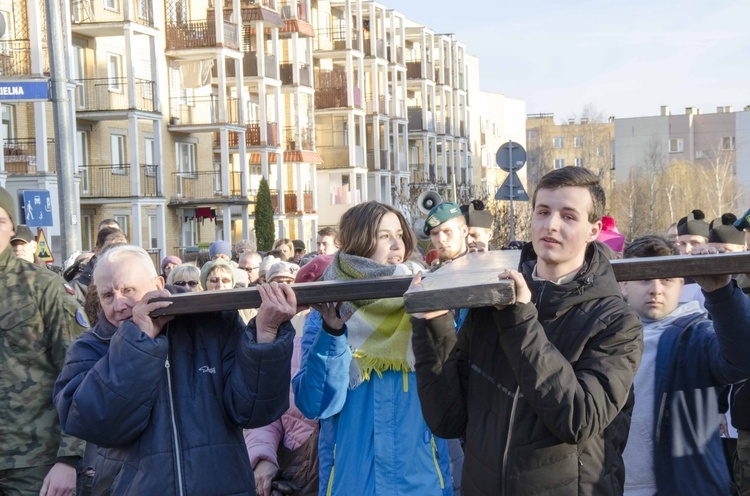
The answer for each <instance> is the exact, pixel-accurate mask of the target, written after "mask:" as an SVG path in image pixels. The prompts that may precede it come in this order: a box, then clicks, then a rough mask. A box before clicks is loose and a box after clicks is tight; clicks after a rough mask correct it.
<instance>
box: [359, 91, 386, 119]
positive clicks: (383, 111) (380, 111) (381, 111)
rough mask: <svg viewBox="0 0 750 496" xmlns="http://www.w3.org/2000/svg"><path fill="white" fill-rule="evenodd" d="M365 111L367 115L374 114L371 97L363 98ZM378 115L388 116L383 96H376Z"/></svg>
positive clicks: (373, 104) (373, 103)
mask: <svg viewBox="0 0 750 496" xmlns="http://www.w3.org/2000/svg"><path fill="white" fill-rule="evenodd" d="M365 110H366V111H367V113H368V114H374V113H375V101H374V99H373V98H372V95H367V96H365ZM377 113H378V114H384V115H388V114H389V113H390V112H389V109H388V106H387V105H386V104H385V95H380V96H378V111H377Z"/></svg>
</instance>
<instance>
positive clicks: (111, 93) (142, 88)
mask: <svg viewBox="0 0 750 496" xmlns="http://www.w3.org/2000/svg"><path fill="white" fill-rule="evenodd" d="M75 83H76V84H77V85H78V88H77V90H76V110H77V111H78V112H123V111H131V110H132V111H134V110H139V111H142V112H154V82H153V81H148V80H146V79H136V80H135V108H133V107H131V106H130V102H129V100H130V98H129V95H128V79H127V78H99V79H76V80H75Z"/></svg>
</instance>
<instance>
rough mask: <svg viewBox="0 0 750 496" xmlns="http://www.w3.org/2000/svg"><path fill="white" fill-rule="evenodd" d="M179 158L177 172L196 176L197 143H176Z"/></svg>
mask: <svg viewBox="0 0 750 496" xmlns="http://www.w3.org/2000/svg"><path fill="white" fill-rule="evenodd" d="M175 153H176V155H175V156H176V157H177V172H180V173H182V174H185V175H194V174H195V172H196V155H195V153H196V146H195V143H190V142H187V141H178V142H176V143H175Z"/></svg>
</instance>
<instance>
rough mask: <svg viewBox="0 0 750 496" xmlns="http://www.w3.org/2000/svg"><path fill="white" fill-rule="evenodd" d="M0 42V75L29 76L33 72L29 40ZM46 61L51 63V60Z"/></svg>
mask: <svg viewBox="0 0 750 496" xmlns="http://www.w3.org/2000/svg"><path fill="white" fill-rule="evenodd" d="M0 43H1V44H0V76H29V75H30V74H31V48H30V46H31V45H30V43H29V41H28V40H10V41H3V42H0ZM45 56H46V52H45ZM46 63H47V65H49V60H47V62H46Z"/></svg>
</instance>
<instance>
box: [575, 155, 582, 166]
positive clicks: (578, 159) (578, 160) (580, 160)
mask: <svg viewBox="0 0 750 496" xmlns="http://www.w3.org/2000/svg"><path fill="white" fill-rule="evenodd" d="M576 167H583V158H582V157H576Z"/></svg>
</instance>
